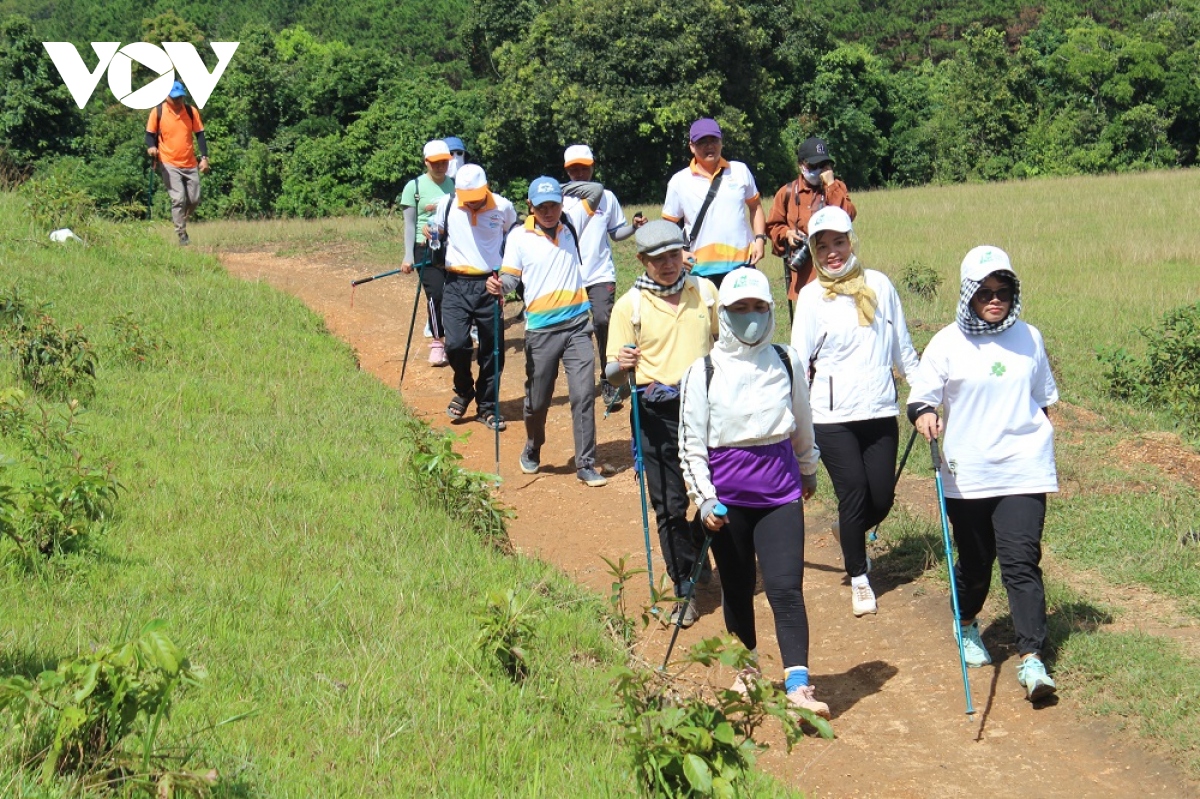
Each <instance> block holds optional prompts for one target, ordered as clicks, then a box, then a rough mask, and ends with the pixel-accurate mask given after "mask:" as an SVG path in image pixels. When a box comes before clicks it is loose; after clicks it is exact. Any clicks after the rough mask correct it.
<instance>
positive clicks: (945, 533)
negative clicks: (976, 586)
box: [929, 438, 975, 716]
mask: <svg viewBox="0 0 1200 799" xmlns="http://www.w3.org/2000/svg"><path fill="white" fill-rule="evenodd" d="M929 455H930V458H932V460H933V480H934V484H935V485H936V486H937V496H938V510H939V511H940V512H941V516H942V544H943V545H944V546H945V547H946V572H947V573H948V574H949V576H950V604H951V606H952V607H953V608H954V640H955V641H957V642H958V663H959V665H960V666H961V667H962V680H963V693H964V694H966V697H967V715H968V716H971V715H974V713H975V708H974V707H973V706H972V704H971V681H970V679H969V678H968V677H967V653H966V650H965V648H964V647H963V637H962V612H961V611H960V610H959V608H958V586H957V584H956V583H955V582H954V550H953V549H952V548H951V544H950V523H949V520H948V516H947V515H946V492H945V489H944V488H943V487H942V458H941V454H940V453H939V452H938V442H937V439H936V438H931V439H930V440H929Z"/></svg>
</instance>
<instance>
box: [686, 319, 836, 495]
mask: <svg viewBox="0 0 1200 799" xmlns="http://www.w3.org/2000/svg"><path fill="white" fill-rule="evenodd" d="M767 340H768V341H767V343H763V344H758V345H756V346H754V347H747V346H746V345H744V344H742V343H741V342H739V341H738V340H737V339H736V338H734V336H733V334H732V333H730V332H729V331H728V330H727V329H726V326H725V324H724V322H722V323H721V334H720V337H719V339H718V341H717V344H716V345H715V346H714V347H713V350H712V352H711V353H710V357H711V358H712V364H713V377H712V381H711V383H709V384H708V385H707V386H706V385H705V382H706V375H705V368H704V359H703V358H698V359H696V362H695V363H693V364H692V365H691V367H689V368H688V370H687V372H685V373H684V376H683V383H682V385H681V393H682V401H681V403H680V406H679V460H680V464H681V465H682V467H683V479H684V481H685V482H686V483H687V487H688V495H689V496H690V497H691V498H692V501H693V502H694V503H695V504H696V507H700V506H701V505H703V504H704V502H705V501H707V500H710V499H717V492H716V488H715V487H714V486H713V483H712V472H711V471H710V469H709V449H710V448H716V447H751V446H762V445H768V444H776V443H778V442H780V441H784V440H790V441H791V443H792V451H793V452H794V453H795V455H796V459H797V460H798V461H799V463H800V473H801V474H805V475H808V474H815V473H816V471H817V458H818V456H819V455H820V453H819V451H818V450H817V445H816V439H815V437H814V435H813V427H812V413H811V410H810V408H809V401H808V385H807V384H806V382H805V379H804V371H803V367H802V366H801V362H800V359H799V358H798V357H797V356H796V353H795V352H794V351H792V349H791V348H790V347H785V348H784V350H785V352H787V354H788V358H789V359H790V361H791V364H792V373H793V375H794V376H795V377H794V379H793V380H792V382H791V386H790V389H789V386H788V375H787V370H786V369H784V366H783V363H782V362H781V361H780V359H779V356H778V355H777V354H776V352H775V350H774V348H773V347H772V346H771V344H770V343H769V340H770V335H769V334H768V336H767Z"/></svg>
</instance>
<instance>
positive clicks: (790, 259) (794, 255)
mask: <svg viewBox="0 0 1200 799" xmlns="http://www.w3.org/2000/svg"><path fill="white" fill-rule="evenodd" d="M811 260H812V253H811V252H809V250H808V236H805V235H804V234H803V233H801V234H800V243H799V244H789V245H788V249H787V252H785V253H784V254H783V263H784V266H786V267H787V269H788V271H789V272H801V271H804V270H805V269H806V268H807V267H808V264H809V262H810V261H811Z"/></svg>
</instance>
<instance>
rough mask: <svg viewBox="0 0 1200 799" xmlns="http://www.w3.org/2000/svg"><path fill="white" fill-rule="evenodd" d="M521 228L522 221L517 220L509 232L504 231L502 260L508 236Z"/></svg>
mask: <svg viewBox="0 0 1200 799" xmlns="http://www.w3.org/2000/svg"><path fill="white" fill-rule="evenodd" d="M451 202H453V201H451ZM520 226H521V222H520V220H517V221H516V222H513V223H512V224H511V225H509V227H508V230H506V231H504V238H502V239H500V257H501V258H503V257H504V249H505V248H506V247H508V234H509V233H512V232H513V231H514V230H515V229H517V228H519V227H520Z"/></svg>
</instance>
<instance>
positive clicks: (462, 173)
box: [442, 142, 488, 203]
mask: <svg viewBox="0 0 1200 799" xmlns="http://www.w3.org/2000/svg"><path fill="white" fill-rule="evenodd" d="M442 146H443V147H445V146H446V145H445V142H443V143H442ZM454 193H455V194H456V195H457V196H458V199H459V201H460V202H464V203H472V202H475V201H476V200H482V199H483V198H485V197H487V196H488V182H487V175H486V174H485V173H484V171H483V167H481V166H479V165H478V164H464V165H463V166H461V167H459V168H458V174H456V175H455V176H454Z"/></svg>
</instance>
